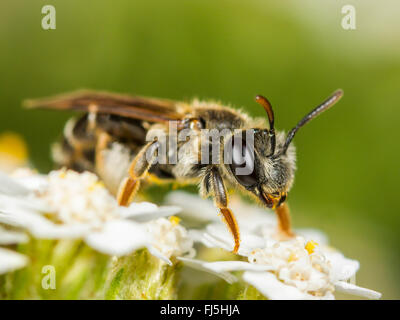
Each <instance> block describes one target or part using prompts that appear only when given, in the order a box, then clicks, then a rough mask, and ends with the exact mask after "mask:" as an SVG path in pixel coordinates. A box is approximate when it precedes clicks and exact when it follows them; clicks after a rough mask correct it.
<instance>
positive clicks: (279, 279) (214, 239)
mask: <svg viewBox="0 0 400 320" xmlns="http://www.w3.org/2000/svg"><path fill="white" fill-rule="evenodd" d="M185 198H186V201H185ZM177 201H179V203H181V204H182V205H183V210H184V214H185V213H186V214H190V213H192V218H200V219H203V220H208V221H211V222H210V223H209V224H208V225H207V226H206V227H205V228H204V229H202V230H191V231H190V234H191V235H192V237H193V239H194V240H195V241H198V242H201V243H202V244H204V245H205V246H207V247H213V248H223V249H225V250H228V251H231V250H232V239H231V236H230V235H229V233H228V232H227V230H226V228H225V226H224V225H223V224H221V223H218V222H216V219H215V218H214V217H213V215H216V214H215V208H214V207H213V205H212V203H211V201H205V200H200V199H199V198H198V197H194V196H192V195H186V194H184V193H182V192H179V193H173V194H171V195H170V196H169V203H176V202H177ZM230 207H231V209H232V211H233V212H234V213H235V214H236V216H237V220H238V224H239V226H240V230H241V238H242V241H241V246H240V249H239V254H240V255H242V256H244V257H245V258H246V259H247V261H216V262H204V261H200V260H195V259H189V258H179V259H181V260H183V261H185V262H186V263H187V264H189V265H191V266H194V267H196V268H198V269H202V270H206V271H209V272H211V273H214V274H217V275H219V276H221V277H222V278H224V279H225V280H227V281H229V282H232V281H235V280H236V279H235V277H233V276H232V274H230V273H229V272H231V271H243V274H242V280H243V281H244V282H246V283H248V284H250V285H252V286H254V287H255V288H257V289H258V290H259V291H260V292H261V293H262V294H263V295H264V296H266V297H267V298H269V299H334V292H335V291H343V292H347V293H350V294H354V295H359V296H362V297H367V298H371V299H379V298H380V296H381V294H380V293H378V292H376V291H373V290H369V289H365V288H361V287H358V286H356V285H354V284H351V283H348V282H346V281H348V280H349V279H351V278H352V277H354V275H355V274H356V272H357V270H358V269H359V263H358V261H356V260H351V259H347V258H345V257H344V256H343V254H341V253H340V252H339V251H337V250H334V249H333V248H331V247H329V246H328V244H327V238H326V236H325V235H323V234H322V233H321V232H319V231H316V230H296V234H297V235H298V236H297V237H296V238H294V239H291V240H288V241H278V240H276V239H275V238H274V231H275V230H276V218H275V217H274V215H273V214H272V213H268V212H266V210H261V209H258V208H254V207H253V206H250V205H245V204H243V203H242V202H237V201H233V202H231V204H230ZM204 217H206V219H204ZM232 277H233V278H232Z"/></svg>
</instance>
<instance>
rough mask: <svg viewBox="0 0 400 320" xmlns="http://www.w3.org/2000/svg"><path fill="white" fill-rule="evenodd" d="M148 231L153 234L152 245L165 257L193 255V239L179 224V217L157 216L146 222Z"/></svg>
mask: <svg viewBox="0 0 400 320" xmlns="http://www.w3.org/2000/svg"><path fill="white" fill-rule="evenodd" d="M147 228H148V231H149V232H150V233H151V234H152V235H153V241H152V244H153V247H154V248H156V249H158V250H159V251H160V252H161V253H162V254H163V255H165V256H166V257H171V256H176V257H179V256H183V255H187V256H190V257H194V255H195V251H194V248H193V240H192V238H191V237H189V233H188V232H187V230H186V229H185V228H183V227H182V226H181V225H179V218H177V217H170V218H169V219H168V220H167V219H165V218H159V219H157V220H154V221H150V222H149V223H148V224H147Z"/></svg>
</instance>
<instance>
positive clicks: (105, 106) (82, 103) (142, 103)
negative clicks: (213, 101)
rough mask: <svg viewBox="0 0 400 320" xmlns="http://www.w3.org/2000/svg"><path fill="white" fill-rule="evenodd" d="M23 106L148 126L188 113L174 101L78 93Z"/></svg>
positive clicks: (113, 94) (81, 91)
mask: <svg viewBox="0 0 400 320" xmlns="http://www.w3.org/2000/svg"><path fill="white" fill-rule="evenodd" d="M24 106H25V107H27V108H45V109H56V110H78V111H85V112H90V111H93V112H96V113H102V114H113V115H118V116H122V117H126V118H132V119H140V120H145V121H149V122H167V121H170V120H182V119H183V118H184V117H185V113H184V112H183V111H179V110H178V107H177V102H175V101H172V100H161V99H155V98H146V97H139V96H128V95H122V94H115V93H108V92H102V91H90V90H79V91H75V92H72V93H69V94H64V95H59V96H54V97H50V98H44V99H34V100H26V101H24Z"/></svg>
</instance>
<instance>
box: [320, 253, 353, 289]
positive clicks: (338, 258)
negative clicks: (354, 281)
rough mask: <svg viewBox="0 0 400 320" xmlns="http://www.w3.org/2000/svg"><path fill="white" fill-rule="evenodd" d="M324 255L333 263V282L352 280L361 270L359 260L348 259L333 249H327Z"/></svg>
mask: <svg viewBox="0 0 400 320" xmlns="http://www.w3.org/2000/svg"><path fill="white" fill-rule="evenodd" d="M323 253H324V256H325V257H326V259H327V260H328V261H330V263H331V274H332V280H333V282H336V281H339V280H347V279H350V278H351V277H352V276H354V275H355V274H356V272H357V271H358V269H359V268H360V263H359V262H358V261H357V260H353V259H348V258H346V257H345V256H344V255H343V254H342V253H341V252H338V251H336V250H333V249H328V250H326V249H325V250H323Z"/></svg>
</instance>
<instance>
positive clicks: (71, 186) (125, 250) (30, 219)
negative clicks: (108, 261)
mask: <svg viewBox="0 0 400 320" xmlns="http://www.w3.org/2000/svg"><path fill="white" fill-rule="evenodd" d="M0 186H2V187H1V188H0V223H5V224H8V225H12V226H17V227H20V228H25V229H27V230H28V231H29V232H30V233H31V234H32V235H33V236H34V237H36V238H44V239H62V238H69V239H76V238H78V239H84V240H85V241H86V243H87V244H88V245H90V246H91V247H93V248H94V249H96V250H98V251H100V252H103V253H105V254H109V255H116V256H121V255H126V254H129V253H130V252H133V251H135V250H137V249H140V248H148V249H149V251H150V252H151V253H152V254H153V255H156V256H157V257H159V258H160V259H162V260H164V261H165V262H167V263H169V264H171V261H170V259H169V258H170V257H171V255H176V254H181V253H182V252H189V251H190V249H192V247H191V248H190V249H189V246H191V245H192V243H189V242H188V240H187V238H186V237H185V236H184V232H186V230H185V231H183V230H184V228H183V227H182V226H179V227H178V226H176V227H175V228H169V229H168V228H167V229H165V228H164V229H163V232H164V233H163V237H164V238H165V239H168V237H171V238H173V239H174V242H171V241H169V242H168V241H165V239H164V238H163V241H162V243H161V244H159V243H158V242H157V240H155V237H154V235H153V234H152V232H151V230H150V229H151V228H149V224H150V223H151V221H152V220H154V219H158V218H162V217H165V216H171V215H174V214H176V213H177V212H179V210H180V209H179V208H178V207H175V206H169V207H158V206H156V205H155V204H152V203H148V202H142V203H132V204H131V205H130V206H129V207H120V206H118V204H117V202H116V200H115V198H114V197H113V196H112V195H111V194H110V193H109V192H108V190H107V189H106V188H105V187H104V185H103V184H102V182H100V181H99V180H98V178H97V176H96V175H94V174H92V173H89V172H84V173H77V172H74V171H72V170H57V171H52V172H50V173H49V174H48V175H39V174H36V173H34V172H32V171H29V172H28V171H27V170H23V171H21V170H20V171H18V172H16V173H15V174H14V177H13V178H11V177H8V176H6V175H0ZM9 186H11V187H10V188H9ZM9 190H10V191H9ZM167 221H168V220H167ZM177 230H178V231H177ZM166 243H167V244H168V246H169V249H168V250H166V251H165V253H166V254H162V253H161V252H162V251H164V250H163V249H164V247H165V246H166ZM182 248H184V250H183V249H182Z"/></svg>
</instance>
